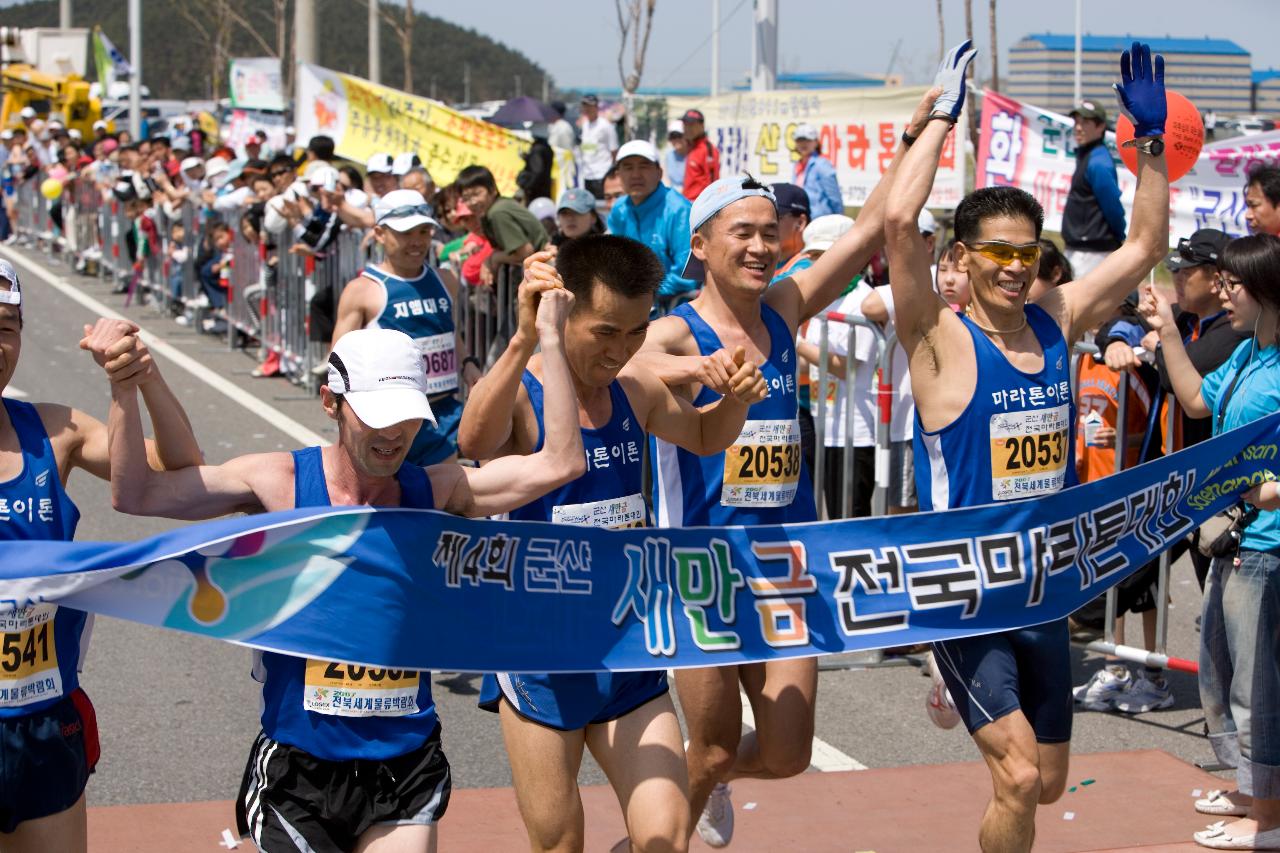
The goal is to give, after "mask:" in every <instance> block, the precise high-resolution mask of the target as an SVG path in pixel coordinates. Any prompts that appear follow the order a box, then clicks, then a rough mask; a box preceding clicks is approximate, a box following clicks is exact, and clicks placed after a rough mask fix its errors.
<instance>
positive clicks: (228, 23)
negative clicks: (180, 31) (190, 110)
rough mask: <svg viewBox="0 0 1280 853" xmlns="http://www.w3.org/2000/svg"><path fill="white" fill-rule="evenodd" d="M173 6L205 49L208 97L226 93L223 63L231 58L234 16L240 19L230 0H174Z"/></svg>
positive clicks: (214, 97) (213, 97)
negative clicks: (198, 0)
mask: <svg viewBox="0 0 1280 853" xmlns="http://www.w3.org/2000/svg"><path fill="white" fill-rule="evenodd" d="M174 8H175V9H177V11H178V14H180V15H181V16H182V17H183V18H185V19H186V20H187V23H189V24H191V27H192V28H193V29H194V30H195V31H196V32H197V33H199V34H200V40H201V42H203V43H204V44H205V45H206V47H208V48H209V50H208V51H207V53H206V54H205V55H206V57H207V58H208V60H209V69H208V75H209V97H210V98H212V99H213V100H217V99H219V98H221V97H223V96H224V95H225V94H226V91H225V90H226V73H227V63H228V62H230V60H231V35H232V32H233V29H234V27H235V25H236V23H237V20H236V19H237V18H240V20H243V16H240V15H239V13H238V12H235V11H234V10H233V9H232V8H231V0H210V2H207V3H192V4H187V3H184V2H182V0H175V2H174ZM250 31H252V30H250ZM254 35H255V36H256V35H257V33H254Z"/></svg>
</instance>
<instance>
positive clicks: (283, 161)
mask: <svg viewBox="0 0 1280 853" xmlns="http://www.w3.org/2000/svg"><path fill="white" fill-rule="evenodd" d="M268 166H269V167H270V169H271V171H273V172H274V171H275V170H276V169H278V168H280V167H281V166H283V167H285V168H287V169H288V170H289V171H290V172H292V171H293V170H294V169H296V168H298V164H297V162H296V161H295V160H294V159H293V158H292V157H290V156H289V155H288V154H277V155H276V156H274V157H272V158H271V162H270V163H269V164H268Z"/></svg>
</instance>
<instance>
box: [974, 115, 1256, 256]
mask: <svg viewBox="0 0 1280 853" xmlns="http://www.w3.org/2000/svg"><path fill="white" fill-rule="evenodd" d="M1071 125H1072V121H1071V119H1070V118H1069V117H1067V116H1064V115H1059V114H1058V113H1053V112H1049V111H1048V110H1042V109H1040V108H1039V107H1035V106H1032V105H1030V104H1024V103H1022V102H1021V101H1017V100H1014V99H1013V98H1010V97H1008V96H1006V95H1001V94H1000V93H998V92H992V91H985V92H984V93H983V98H982V133H981V136H980V139H979V142H978V154H977V167H976V170H975V171H976V180H975V185H976V186H979V187H991V186H999V185H1009V186H1016V187H1021V188H1022V189H1024V190H1026V191H1027V192H1029V193H1031V194H1032V195H1034V196H1035V197H1036V200H1037V201H1039V202H1040V204H1041V206H1042V207H1044V213H1045V221H1044V227H1045V228H1047V229H1048V230H1050V231H1060V230H1061V229H1062V209H1063V206H1064V205H1065V204H1066V203H1067V195H1068V194H1069V193H1070V192H1071V176H1072V175H1073V174H1074V173H1075V168H1076V160H1075V139H1074V137H1073V136H1072V132H1071ZM1106 140H1107V146H1108V147H1109V148H1110V149H1111V156H1112V158H1113V159H1114V160H1115V161H1116V176H1117V177H1118V178H1119V181H1120V191H1121V201H1122V202H1123V203H1124V206H1125V209H1126V211H1132V209H1133V192H1134V189H1135V188H1136V186H1137V179H1136V178H1135V177H1134V175H1133V173H1132V172H1130V171H1129V170H1128V169H1127V168H1125V166H1124V164H1123V163H1121V162H1120V157H1119V155H1118V154H1117V153H1116V150H1115V134H1113V133H1111V132H1108V133H1107V136H1106ZM1277 163H1280V131H1272V132H1270V133H1266V134H1261V135H1258V136H1241V137H1236V138H1234V139H1226V140H1222V141H1217V142H1210V143H1207V144H1206V145H1205V146H1204V148H1203V149H1202V150H1201V152H1200V157H1199V159H1198V160H1197V161H1196V164H1195V165H1194V166H1193V167H1192V168H1191V171H1189V172H1187V174H1185V175H1183V176H1182V177H1181V178H1179V179H1178V180H1177V181H1175V182H1174V183H1173V185H1172V186H1170V188H1169V213H1170V223H1169V244H1170V245H1171V246H1175V245H1177V242H1178V239H1179V238H1180V237H1189V236H1191V234H1192V232H1194V231H1195V230H1196V229H1198V228H1218V229H1221V230H1222V231H1225V232H1227V233H1228V234H1231V235H1232V236H1243V235H1244V234H1247V233H1249V229H1248V226H1247V225H1246V224H1245V219H1244V210H1245V204H1244V195H1245V180H1246V175H1247V174H1248V172H1249V170H1250V169H1252V168H1254V167H1255V166H1257V165H1262V164H1268V165H1276V164H1277Z"/></svg>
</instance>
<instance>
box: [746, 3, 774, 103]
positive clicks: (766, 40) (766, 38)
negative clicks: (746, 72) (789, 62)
mask: <svg viewBox="0 0 1280 853" xmlns="http://www.w3.org/2000/svg"><path fill="white" fill-rule="evenodd" d="M754 17H755V35H754V37H753V38H752V40H751V91H753V92H770V91H772V90H773V89H775V88H777V84H778V0H755V15H754Z"/></svg>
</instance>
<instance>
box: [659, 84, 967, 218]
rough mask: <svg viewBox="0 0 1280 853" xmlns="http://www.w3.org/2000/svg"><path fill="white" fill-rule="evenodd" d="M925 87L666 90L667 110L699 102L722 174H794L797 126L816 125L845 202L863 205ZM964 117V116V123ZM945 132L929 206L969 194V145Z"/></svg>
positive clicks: (767, 178)
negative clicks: (712, 92)
mask: <svg viewBox="0 0 1280 853" xmlns="http://www.w3.org/2000/svg"><path fill="white" fill-rule="evenodd" d="M924 93H925V89H924V87H919V86H918V87H906V88H901V87H888V88H883V89H794V90H793V89H786V90H779V91H774V92H759V93H752V92H734V93H731V94H727V95H719V96H717V97H714V98H710V97H700V98H668V99H667V114H668V115H671V116H679V115H682V114H683V113H684V112H685V110H690V109H696V110H701V111H702V112H703V114H704V115H706V117H707V136H708V137H709V138H710V139H711V142H712V143H713V144H714V145H715V146H716V147H717V148H719V149H720V174H721V175H732V174H736V173H740V172H750V173H751V174H752V175H754V176H755V177H756V178H758V179H759V180H761V181H764V182H765V183H780V182H787V183H789V182H791V181H793V180H794V175H795V163H796V160H797V155H796V143H795V132H796V128H797V127H799V126H800V125H802V124H812V125H813V126H814V127H816V128H817V130H818V135H819V137H820V140H819V141H820V143H821V151H822V156H824V157H826V158H827V159H828V160H830V161H831V162H832V163H834V164H835V167H836V178H837V180H839V182H840V192H841V194H842V195H843V196H844V203H845V206H846V207H859V206H861V205H862V204H865V203H866V200H867V196H869V195H871V191H872V190H873V189H875V186H876V183H877V182H878V181H879V180H880V176H881V175H883V174H884V172H885V170H886V169H887V168H889V163H890V162H891V161H892V160H893V154H894V152H895V151H896V150H897V148H898V140H899V138H900V137H901V136H902V132H903V131H904V130H906V129H907V121H908V120H909V119H910V118H911V113H912V111H913V110H914V109H915V108H916V105H917V104H918V103H919V102H920V98H921V97H922V96H923V95H924ZM964 121H965V119H963V118H962V119H961V123H960V126H961V127H964V126H966V125H965V124H964ZM955 141H956V135H955V133H954V131H953V132H952V133H951V134H950V135H949V136H948V137H947V144H946V147H945V148H944V149H943V151H942V161H941V163H940V165H939V167H938V177H937V180H935V181H934V184H933V192H932V194H930V196H929V201H928V206H929V207H934V208H947V209H950V208H954V207H955V206H956V205H957V204H959V203H960V199H961V198H963V197H964V189H965V188H964V176H965V158H964V154H963V151H964V148H963V146H961V148H960V152H959V153H957V150H956V145H955Z"/></svg>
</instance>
